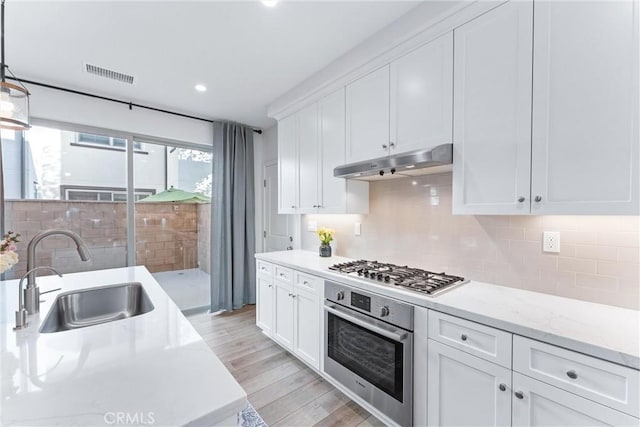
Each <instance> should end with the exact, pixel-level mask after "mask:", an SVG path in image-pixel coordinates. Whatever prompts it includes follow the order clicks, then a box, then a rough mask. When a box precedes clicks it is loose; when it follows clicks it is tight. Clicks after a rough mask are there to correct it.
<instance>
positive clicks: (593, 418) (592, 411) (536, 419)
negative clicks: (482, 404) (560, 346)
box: [513, 372, 639, 427]
mask: <svg viewBox="0 0 640 427" xmlns="http://www.w3.org/2000/svg"><path fill="white" fill-rule="evenodd" d="M513 390H514V394H513V425H514V426H541V427H542V426H563V427H569V426H576V427H578V426H580V427H585V426H604V425H606V426H632V425H635V426H637V425H638V424H639V420H638V419H637V418H633V417H631V416H629V415H626V414H623V413H622V412H618V411H616V410H615V409H611V408H608V407H606V406H604V405H601V404H599V403H596V402H593V401H591V400H587V399H585V398H583V397H580V396H576V395H575V394H573V393H569V392H567V391H564V390H560V389H559V388H556V387H554V386H551V385H548V384H545V383H543V382H541V381H538V380H534V379H533V378H529V377H527V376H525V375H521V374H519V373H517V372H514V373H513Z"/></svg>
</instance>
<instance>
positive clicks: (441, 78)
mask: <svg viewBox="0 0 640 427" xmlns="http://www.w3.org/2000/svg"><path fill="white" fill-rule="evenodd" d="M452 107H453V33H452V32H451V33H448V34H445V35H444V36H441V37H439V38H437V39H436V40H433V41H432V42H430V43H427V44H426V45H424V46H422V47H420V48H419V49H417V50H415V51H413V52H411V53H409V54H407V55H405V56H403V57H402V58H400V59H398V60H396V61H394V62H392V63H391V105H390V108H391V114H390V117H391V120H390V126H391V142H390V144H389V146H390V153H391V154H394V153H401V152H405V151H412V150H417V149H424V148H429V147H433V146H436V145H439V144H445V143H451V141H452V137H453V136H452V132H453V129H452V125H453V111H452Z"/></svg>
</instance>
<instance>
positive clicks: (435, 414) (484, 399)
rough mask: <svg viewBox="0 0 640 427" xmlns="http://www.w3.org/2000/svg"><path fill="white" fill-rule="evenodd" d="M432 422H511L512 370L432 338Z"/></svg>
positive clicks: (429, 376)
mask: <svg viewBox="0 0 640 427" xmlns="http://www.w3.org/2000/svg"><path fill="white" fill-rule="evenodd" d="M427 358H428V376H427V378H428V386H427V396H428V400H427V402H428V405H427V408H428V412H427V419H428V422H429V425H430V426H509V425H511V370H510V369H507V368H505V367H502V366H499V365H496V364H495V363H491V362H488V361H486V360H483V359H480V358H478V357H475V356H472V355H470V354H467V353H465V352H463V351H460V350H457V349H455V348H452V347H449V346H447V345H445V344H442V343H439V342H437V341H434V340H431V339H430V340H429V341H428V356H427Z"/></svg>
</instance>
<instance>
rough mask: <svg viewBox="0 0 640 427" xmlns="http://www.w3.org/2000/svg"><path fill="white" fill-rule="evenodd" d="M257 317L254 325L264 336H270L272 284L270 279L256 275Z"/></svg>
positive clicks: (271, 325) (272, 303) (271, 328)
mask: <svg viewBox="0 0 640 427" xmlns="http://www.w3.org/2000/svg"><path fill="white" fill-rule="evenodd" d="M256 280H257V283H258V286H257V289H258V298H257V307H256V312H257V317H256V325H258V327H259V328H261V329H262V330H263V331H264V332H265V333H266V334H268V335H271V332H272V330H273V305H274V301H273V283H271V278H269V277H265V276H263V275H261V274H260V273H258V275H257V279H256Z"/></svg>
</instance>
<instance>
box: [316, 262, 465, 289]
mask: <svg viewBox="0 0 640 427" xmlns="http://www.w3.org/2000/svg"><path fill="white" fill-rule="evenodd" d="M329 270H332V271H336V272H339V273H343V274H348V275H351V276H357V277H360V278H365V279H369V280H373V281H376V282H378V283H384V284H388V285H390V286H397V287H401V288H405V289H409V290H412V291H416V292H420V293H423V294H426V295H429V296H433V295H435V294H436V293H439V292H441V291H443V290H444V289H446V288H449V287H451V286H454V285H457V284H461V283H463V282H464V278H462V277H459V276H453V275H449V274H446V273H434V272H431V271H426V270H422V269H419V268H413V267H408V266H406V265H405V266H398V265H394V264H386V263H381V262H378V261H367V260H358V261H352V262H346V263H341V264H335V265H332V266H331V267H329Z"/></svg>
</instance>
